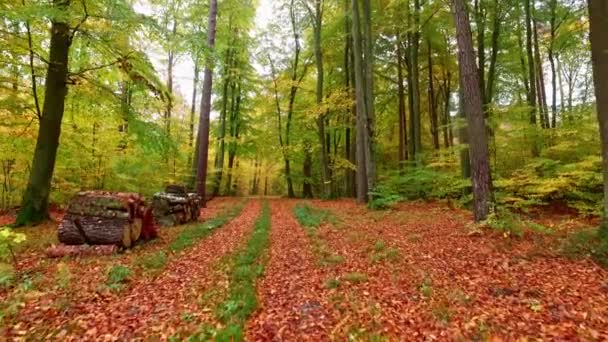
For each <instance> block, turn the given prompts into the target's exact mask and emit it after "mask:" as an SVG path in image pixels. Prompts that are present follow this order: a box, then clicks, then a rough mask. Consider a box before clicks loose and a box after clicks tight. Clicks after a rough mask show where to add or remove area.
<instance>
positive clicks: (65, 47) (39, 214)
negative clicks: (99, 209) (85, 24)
mask: <svg viewBox="0 0 608 342" xmlns="http://www.w3.org/2000/svg"><path fill="white" fill-rule="evenodd" d="M69 6H70V1H69V0H53V7H54V8H55V9H56V11H57V13H59V14H60V15H57V16H56V17H55V18H54V19H53V20H52V21H51V41H50V45H49V65H48V68H47V74H46V89H45V96H44V104H43V107H42V116H41V117H40V126H39V129H38V140H37V141H36V150H35V151H34V160H33V162H32V171H31V173H30V178H29V181H28V185H27V189H26V191H25V194H24V196H23V201H22V203H21V209H19V214H18V216H17V221H16V222H15V225H17V226H23V225H30V224H36V223H39V222H41V221H44V220H46V219H47V218H48V216H49V214H48V204H49V195H50V193H51V180H52V179H53V171H54V169H55V159H56V157H57V149H58V147H59V136H60V135H61V121H62V118H63V110H64V106H65V97H66V95H67V93H68V84H67V82H68V79H67V78H68V70H69V69H68V63H69V52H70V45H71V44H72V39H73V37H74V34H75V33H76V29H73V30H70V26H69V25H68V22H67V20H66V19H67V18H68V17H67V15H68V14H67V13H68V8H69Z"/></svg>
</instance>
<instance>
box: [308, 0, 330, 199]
mask: <svg viewBox="0 0 608 342" xmlns="http://www.w3.org/2000/svg"><path fill="white" fill-rule="evenodd" d="M311 16H312V18H311V20H312V22H313V36H314V52H315V64H316V67H317V87H316V102H317V109H318V113H317V118H316V124H317V130H318V132H317V133H318V136H319V144H320V146H321V148H320V149H319V156H320V162H321V188H322V189H323V196H324V197H325V198H330V197H332V196H333V195H332V188H333V187H332V184H331V183H332V180H331V179H330V178H331V177H330V172H331V171H330V169H329V153H328V149H329V144H328V143H327V141H326V132H325V120H326V118H325V114H323V113H322V112H321V110H320V109H321V107H322V104H323V82H324V76H325V75H324V70H323V50H322V48H321V30H322V28H323V0H315V8H314V11H311Z"/></svg>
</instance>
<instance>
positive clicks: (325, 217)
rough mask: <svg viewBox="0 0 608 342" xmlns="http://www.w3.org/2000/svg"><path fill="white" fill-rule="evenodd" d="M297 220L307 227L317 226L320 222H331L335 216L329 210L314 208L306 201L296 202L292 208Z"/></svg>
mask: <svg viewBox="0 0 608 342" xmlns="http://www.w3.org/2000/svg"><path fill="white" fill-rule="evenodd" d="M294 215H295V216H296V219H297V220H298V222H299V223H300V224H301V225H302V226H303V227H304V228H307V229H310V228H318V227H319V226H320V225H321V224H323V223H326V222H329V223H333V222H334V221H335V217H334V216H333V214H332V213H331V212H330V211H329V210H323V209H319V208H315V207H313V206H311V205H310V204H308V203H298V204H297V205H296V207H295V208H294Z"/></svg>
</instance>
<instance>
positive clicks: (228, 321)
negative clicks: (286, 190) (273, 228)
mask: <svg viewBox="0 0 608 342" xmlns="http://www.w3.org/2000/svg"><path fill="white" fill-rule="evenodd" d="M269 232H270V207H269V206H268V204H267V203H266V204H264V207H263V208H262V212H261V214H260V217H259V218H258V220H257V221H256V223H255V227H254V231H253V234H252V235H251V237H250V238H249V241H247V245H246V246H245V247H244V248H243V249H242V250H240V251H238V252H237V253H236V254H235V256H234V263H233V267H232V269H231V270H230V285H229V288H228V296H227V298H226V299H225V300H224V301H223V302H221V303H219V304H218V305H217V306H216V308H215V314H216V317H217V318H218V319H219V320H220V322H222V324H223V327H222V328H220V329H218V330H215V329H212V328H210V327H209V326H203V327H201V329H200V330H199V332H198V333H197V334H196V335H194V336H191V337H190V338H189V340H191V341H199V340H209V339H211V337H214V339H215V341H242V340H244V326H245V323H246V321H247V319H248V318H249V316H250V315H251V314H253V313H254V312H255V310H256V309H257V307H258V301H257V296H256V286H255V284H256V281H257V279H258V278H259V277H261V276H262V274H263V272H264V265H265V263H266V260H265V258H264V251H265V250H266V248H267V247H268V243H269Z"/></svg>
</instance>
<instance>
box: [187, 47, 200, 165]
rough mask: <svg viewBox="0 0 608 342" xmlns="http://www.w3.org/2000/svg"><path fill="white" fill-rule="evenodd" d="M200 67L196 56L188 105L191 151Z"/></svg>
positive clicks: (190, 156)
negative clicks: (189, 104) (190, 101)
mask: <svg viewBox="0 0 608 342" xmlns="http://www.w3.org/2000/svg"><path fill="white" fill-rule="evenodd" d="M199 74H200V68H199V65H198V58H196V59H195V60H194V81H193V82H192V106H191V107H190V131H189V133H190V134H188V147H189V150H190V151H192V146H193V145H194V120H195V118H196V92H197V90H198V81H199V76H200V75H199ZM192 165H193V163H192V154H190V153H188V166H189V167H192Z"/></svg>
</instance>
